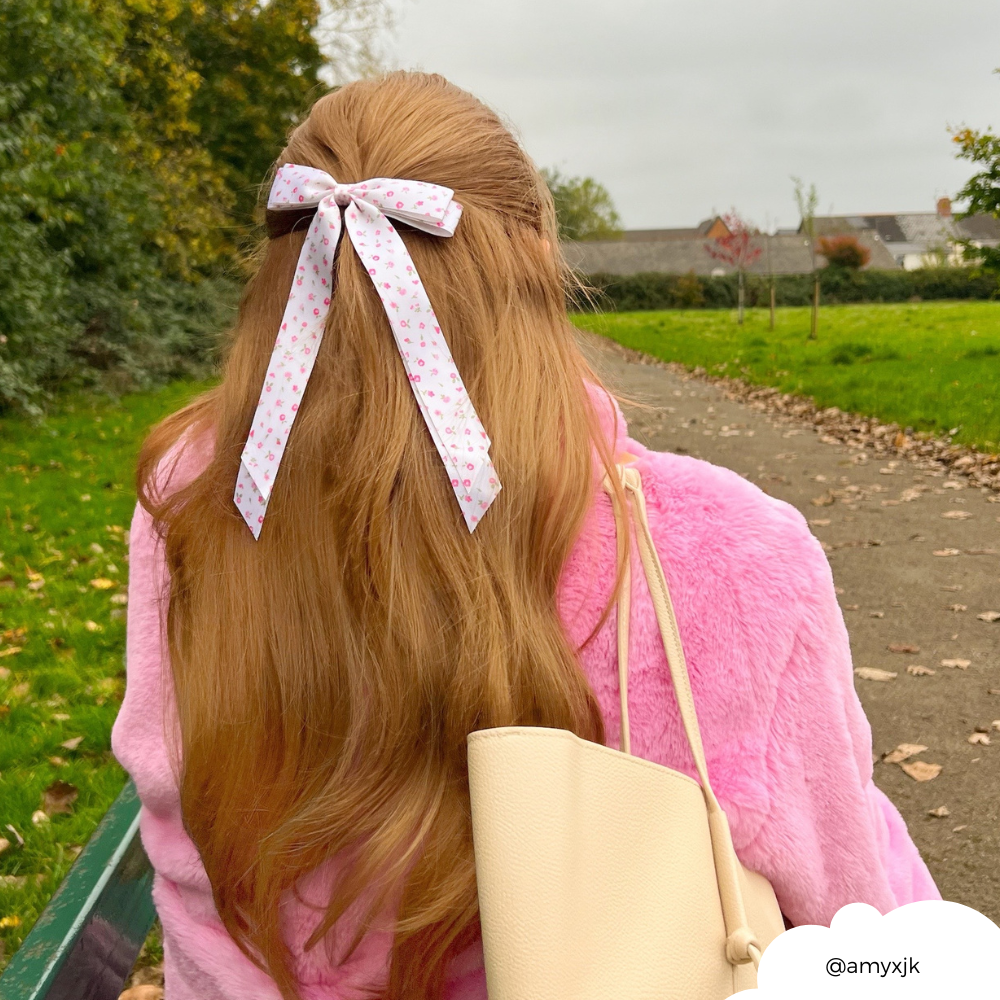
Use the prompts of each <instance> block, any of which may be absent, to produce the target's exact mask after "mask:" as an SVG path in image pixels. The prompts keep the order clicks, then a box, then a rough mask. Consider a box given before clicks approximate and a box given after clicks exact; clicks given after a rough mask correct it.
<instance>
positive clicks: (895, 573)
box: [582, 335, 1000, 923]
mask: <svg viewBox="0 0 1000 1000" xmlns="http://www.w3.org/2000/svg"><path fill="white" fill-rule="evenodd" d="M582 343H583V347H584V350H585V351H586V353H587V354H588V357H590V358H591V361H592V363H593V364H594V366H595V368H597V370H598V371H599V372H600V373H601V375H602V377H603V378H604V379H605V381H606V383H607V384H608V386H609V387H610V388H611V389H612V390H614V391H615V392H617V393H619V394H621V395H623V396H625V397H627V398H629V399H631V400H634V401H636V402H638V403H642V404H645V406H644V407H635V406H626V407H625V413H626V417H627V419H628V421H629V427H630V430H631V434H632V436H633V437H634V438H635V439H636V440H638V441H641V442H642V443H643V444H645V445H646V446H647V447H650V448H655V449H658V450H661V451H673V452H677V453H680V454H687V455H693V456H695V457H697V458H703V459H706V460H707V461H710V462H713V463H715V464H717V465H722V466H726V467H727V468H730V469H733V470H734V471H736V472H738V473H739V474H740V475H742V476H744V477H745V478H746V479H748V480H750V481H751V482H753V483H756V484H757V485H758V486H759V487H760V488H761V489H762V490H764V491H765V492H767V493H769V494H770V495H771V496H774V497H778V498H779V499H781V500H785V501H787V502H788V503H790V504H793V505H794V506H795V507H797V508H798V509H799V510H800V511H801V512H802V513H803V514H804V515H805V516H806V517H807V518H808V519H809V522H810V525H811V526H812V530H813V532H814V533H815V535H816V537H817V538H819V539H820V541H821V542H823V544H824V547H825V548H826V550H827V555H828V557H829V559H830V564H831V566H832V567H833V574H834V578H835V580H836V584H837V587H838V593H839V598H840V602H841V608H842V609H843V612H844V618H845V620H846V622H847V627H848V631H849V632H850V635H851V648H852V651H853V655H854V665H855V668H856V669H857V668H867V669H863V673H868V671H870V670H873V671H874V673H873V674H871V675H870V676H871V677H874V678H879V677H881V678H883V679H881V680H879V679H866V678H864V677H861V676H857V677H856V686H857V689H858V693H859V695H860V697H861V701H862V703H863V705H864V707H865V711H866V712H867V713H868V718H869V720H870V721H871V725H872V732H873V736H874V749H875V755H876V763H875V782H876V784H877V785H878V786H879V787H880V788H881V789H882V790H883V791H884V792H885V793H886V794H887V795H888V796H889V797H890V798H891V799H892V801H893V802H895V803H896V805H897V807H898V808H899V810H900V811H901V812H902V814H903V817H904V819H905V820H906V822H907V824H908V826H909V829H910V833H911V835H912V836H913V839H914V840H915V841H916V843H917V846H918V847H919V848H920V850H921V853H922V854H923V856H924V858H925V859H926V861H927V864H928V866H929V867H930V870H931V873H932V874H933V875H934V878H935V879H936V881H937V884H938V886H939V887H940V889H941V893H942V895H943V896H944V897H945V899H952V900H956V901H957V902H960V903H965V904H966V905H968V906H971V907H973V908H975V909H977V910H979V911H980V912H981V913H984V914H986V915H987V916H988V917H991V918H992V919H993V920H995V921H997V922H998V923H1000V615H998V616H997V617H998V620H996V621H985V620H981V619H980V618H979V617H978V616H979V615H980V614H986V613H988V612H990V611H994V612H1000V504H997V503H996V502H994V501H995V500H996V499H997V495H996V494H993V493H991V492H989V491H984V490H982V489H980V488H978V487H975V486H973V485H972V484H970V482H969V481H968V480H967V479H965V478H964V477H962V476H960V475H950V474H947V473H944V472H928V471H923V470H921V469H920V468H918V466H917V465H916V464H915V463H914V462H911V461H910V460H908V459H905V458H901V459H899V460H887V459H885V458H884V457H882V458H879V457H877V456H875V455H874V453H872V452H868V451H864V450H861V449H858V448H848V447H847V446H845V445H843V444H832V443H828V442H824V441H821V440H820V434H819V433H818V432H817V431H816V430H815V428H814V427H813V425H812V424H811V423H809V424H805V423H802V422H800V421H797V420H794V419H792V418H788V417H784V416H775V415H773V414H769V413H766V412H762V411H761V410H757V409H754V408H751V407H749V406H747V405H746V404H744V403H740V402H735V401H731V400H728V399H727V398H726V396H725V393H724V392H723V390H722V389H721V388H719V387H717V386H713V385H710V384H709V383H707V382H705V381H702V380H699V379H696V378H693V377H690V376H687V377H685V376H680V375H676V374H674V373H673V372H670V371H667V370H665V369H664V368H662V367H657V366H655V365H648V364H640V363H638V362H637V361H636V360H634V356H631V357H630V356H628V355H627V353H626V352H623V351H621V350H620V349H618V348H617V347H616V346H615V345H609V344H607V342H602V341H601V340H600V339H599V338H597V337H591V336H589V335H585V338H584V340H583V342H582ZM986 617H987V618H990V617H992V616H990V615H988V614H986ZM894 646H895V647H897V648H899V649H900V650H901V651H898V652H894V651H891V647H894ZM942 661H947V662H951V663H952V664H953V665H952V666H946V665H943V663H942ZM916 668H921V669H916ZM883 672H887V673H889V674H894V675H895V676H894V677H892V678H891V679H888V678H886V676H885V673H883ZM994 720H996V721H994ZM815 723H816V726H817V728H818V727H821V726H822V725H823V719H821V718H819V719H816V720H815ZM970 739H971V740H972V742H970ZM900 744H915V745H917V747H922V748H926V749H921V750H919V752H915V751H914V752H912V753H911V755H910V756H908V757H906V758H905V759H903V760H901V761H896V762H892V761H891V760H890V761H884V760H883V759H882V758H883V757H884V756H885V755H886V754H889V753H890V752H891V751H893V750H895V749H896V748H897V747H898V746H899V745H900ZM907 750H911V751H913V750H914V748H912V747H910V748H904V749H903V750H902V751H899V752H897V753H896V754H895V755H894V756H895V757H902V756H903V755H904V754H905V753H906V751H907ZM926 765H940V772H939V773H938V774H937V776H935V777H933V778H931V779H930V780H923V781H918V780H916V779H915V778H914V777H911V776H910V774H908V773H907V771H906V770H904V767H908V768H909V769H910V770H911V771H912V772H913V773H914V774H916V775H917V776H919V777H924V776H925V775H926V774H928V773H933V772H934V771H935V770H936V769H935V768H928V767H926ZM942 807H943V808H942ZM932 811H935V812H937V813H938V815H932ZM942 814H943V815H942Z"/></svg>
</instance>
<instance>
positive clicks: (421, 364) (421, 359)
mask: <svg viewBox="0 0 1000 1000" xmlns="http://www.w3.org/2000/svg"><path fill="white" fill-rule="evenodd" d="M417 364H418V365H420V367H421V368H423V366H424V359H423V358H418V359H417Z"/></svg>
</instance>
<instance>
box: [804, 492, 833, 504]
mask: <svg viewBox="0 0 1000 1000" xmlns="http://www.w3.org/2000/svg"><path fill="white" fill-rule="evenodd" d="M809 502H810V503H811V504H812V505H813V506H814V507H829V506H830V504H832V503H833V497H832V496H830V495H829V494H828V495H827V496H825V497H813V498H812V500H810V501H809Z"/></svg>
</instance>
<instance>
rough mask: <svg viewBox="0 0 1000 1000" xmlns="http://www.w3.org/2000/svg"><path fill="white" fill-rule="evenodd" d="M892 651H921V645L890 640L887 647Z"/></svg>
mask: <svg viewBox="0 0 1000 1000" xmlns="http://www.w3.org/2000/svg"><path fill="white" fill-rule="evenodd" d="M886 648H887V649H888V650H889V652H890V653H919V652H920V647H919V646H914V645H913V644H912V643H909V642H890V643H889V645H888V646H887V647H886Z"/></svg>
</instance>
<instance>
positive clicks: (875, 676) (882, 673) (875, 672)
mask: <svg viewBox="0 0 1000 1000" xmlns="http://www.w3.org/2000/svg"><path fill="white" fill-rule="evenodd" d="M854 676H855V677H860V678H861V680H863V681H891V680H895V679H896V674H894V673H893V672H892V671H891V670H879V669H878V668H877V667H855V668H854Z"/></svg>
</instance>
